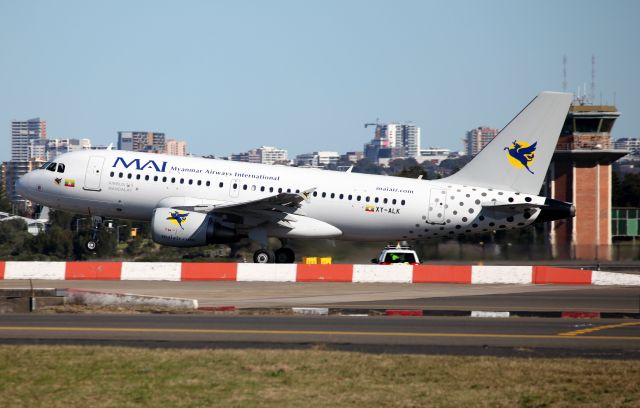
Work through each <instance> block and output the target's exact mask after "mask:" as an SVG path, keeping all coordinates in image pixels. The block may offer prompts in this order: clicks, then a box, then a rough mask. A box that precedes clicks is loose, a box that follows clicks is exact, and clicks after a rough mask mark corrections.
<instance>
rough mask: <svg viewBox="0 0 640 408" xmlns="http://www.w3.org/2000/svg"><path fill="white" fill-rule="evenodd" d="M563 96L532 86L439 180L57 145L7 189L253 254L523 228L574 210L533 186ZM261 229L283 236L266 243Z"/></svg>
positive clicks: (260, 257) (184, 242)
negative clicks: (295, 244) (307, 242)
mask: <svg viewBox="0 0 640 408" xmlns="http://www.w3.org/2000/svg"><path fill="white" fill-rule="evenodd" d="M571 99H572V96H571V94H567V93H556V92H543V93H541V94H539V95H538V96H537V97H536V98H534V99H533V101H531V102H530V103H529V104H528V105H527V106H526V107H525V108H524V109H523V110H522V111H521V112H520V113H519V114H518V115H517V116H516V117H515V118H514V119H513V120H512V121H511V122H509V124H508V125H507V126H506V127H505V128H504V129H503V130H502V131H501V132H500V133H499V134H498V135H497V136H496V137H495V139H493V140H492V141H491V143H489V144H488V145H487V146H486V147H485V148H484V149H483V150H482V151H481V152H480V153H479V154H478V155H477V156H476V157H475V158H474V159H473V160H472V161H470V162H469V163H468V164H467V165H466V166H465V167H464V168H463V169H461V170H460V171H459V172H457V173H455V174H454V175H452V176H450V177H447V178H443V179H439V180H421V179H407V178H400V177H389V176H378V175H368V174H357V173H351V172H346V173H345V172H336V171H325V170H317V169H303V168H295V167H287V166H277V165H275V166H274V165H261V164H250V163H241V162H233V161H224V160H212V159H204V158H196V157H177V156H168V155H161V154H149V153H138V152H130V151H119V150H106V151H105V150H102V151H78V152H71V153H65V154H63V155H61V156H59V157H58V158H56V159H55V161H53V162H48V163H45V164H44V165H43V166H42V167H41V168H40V169H38V170H34V171H32V172H30V173H28V174H26V175H25V176H23V177H21V178H20V179H19V180H18V182H17V184H16V189H17V191H18V193H19V194H21V195H22V196H23V197H25V198H27V199H29V200H32V201H35V202H37V203H40V204H42V205H46V206H49V207H51V208H54V209H60V210H65V211H69V212H74V213H79V214H88V215H90V216H92V218H93V219H94V220H96V219H97V220H99V219H101V217H116V218H125V219H131V220H146V221H150V222H151V230H152V238H153V240H154V241H155V242H157V243H159V244H163V245H172V246H181V247H192V246H200V245H206V244H210V243H233V242H237V241H239V240H240V239H243V238H249V239H250V240H252V241H255V242H258V243H259V244H260V245H261V249H260V250H258V251H256V252H255V254H254V261H255V262H260V263H269V262H282V263H290V262H294V261H295V255H294V253H293V251H292V250H291V249H290V248H288V247H287V246H286V240H287V238H324V239H327V238H330V239H341V240H353V241H387V242H389V241H405V240H421V239H427V238H440V237H452V236H456V235H462V234H473V233H478V232H487V231H492V230H501V229H509V228H521V227H526V226H528V225H531V224H532V223H534V222H544V221H550V220H555V219H561V218H568V217H571V216H573V215H574V213H575V209H574V207H573V206H572V205H571V204H570V203H565V202H560V201H557V200H552V199H550V198H546V197H542V196H538V194H539V192H540V188H541V186H542V182H543V179H544V177H545V173H546V172H547V168H548V167H549V163H550V161H551V156H552V154H553V151H554V149H555V146H556V143H557V141H558V136H559V134H560V130H561V127H562V124H563V123H564V120H565V118H566V115H567V111H568V109H569V105H570V103H571ZM94 226H95V228H94V231H96V229H97V228H98V227H99V222H95V225H94ZM95 237H97V234H95V233H94V239H92V240H91V241H90V242H88V243H87V247H88V248H90V249H91V248H95V245H96V241H95ZM268 237H276V238H280V239H281V240H282V241H283V244H284V245H283V246H282V248H280V249H278V250H277V251H275V252H274V251H272V250H270V249H269V248H268V246H267V238H268Z"/></svg>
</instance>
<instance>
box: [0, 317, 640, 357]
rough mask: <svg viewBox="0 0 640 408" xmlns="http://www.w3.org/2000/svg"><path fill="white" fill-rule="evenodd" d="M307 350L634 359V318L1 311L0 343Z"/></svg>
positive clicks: (638, 331) (638, 343)
mask: <svg viewBox="0 0 640 408" xmlns="http://www.w3.org/2000/svg"><path fill="white" fill-rule="evenodd" d="M16 343H17V344H100V345H126V346H139V347H199V348H224V347H234V348H243V347H251V348H297V349H300V348H313V347H320V348H323V349H334V350H350V351H364V352H386V353H429V354H462V355H509V356H514V355H515V356H527V357H537V356H561V357H577V356H580V357H598V358H633V359H638V358H640V322H639V321H632V320H616V319H600V320H597V321H585V320H578V319H533V318H519V319H478V318H476V319H474V318H410V317H409V318H403V317H354V316H306V317H300V316H243V315H240V316H220V315H149V314H137V315H38V314H28V315H26V314H25V315H3V316H0V344H16Z"/></svg>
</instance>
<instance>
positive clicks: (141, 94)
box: [0, 0, 640, 160]
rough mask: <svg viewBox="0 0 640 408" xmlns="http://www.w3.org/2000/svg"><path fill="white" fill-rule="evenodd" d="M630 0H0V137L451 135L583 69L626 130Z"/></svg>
mask: <svg viewBox="0 0 640 408" xmlns="http://www.w3.org/2000/svg"><path fill="white" fill-rule="evenodd" d="M638 16H640V2H636V1H612V2H604V1H586V0H582V1H536V2H524V1H482V2H479V1H375V0H373V1H322V2H307V1H242V0H240V1H219V2H213V1H183V2H177V1H157V0H156V1H108V2H88V1H55V2H53V1H9V0H3V1H2V2H0V53H1V55H2V63H1V64H0V136H1V137H2V140H4V146H5V149H3V154H2V155H0V159H2V160H7V159H9V156H10V153H9V146H10V121H11V120H12V119H28V118H31V117H36V116H40V117H41V118H44V119H46V120H47V124H48V135H49V137H51V138H67V137H71V138H82V137H88V138H91V139H92V141H93V142H94V143H96V144H108V143H111V142H115V140H116V134H117V131H119V130H155V131H162V132H165V133H166V134H167V136H168V137H171V138H177V139H184V140H186V141H187V142H188V146H189V147H188V148H189V151H190V152H192V153H195V154H215V155H227V154H230V153H232V152H240V151H245V150H247V149H249V148H252V147H257V146H260V145H273V146H278V147H282V148H286V149H288V150H289V152H290V156H293V155H295V154H298V153H304V152H309V151H314V150H336V151H339V152H344V151H347V150H362V146H363V144H364V143H365V142H366V141H367V140H368V139H370V138H371V136H372V132H373V131H372V129H371V128H369V129H367V130H365V129H364V127H363V124H364V123H365V122H372V121H375V120H376V118H380V120H383V121H409V120H410V121H414V122H415V123H416V124H418V125H419V126H420V127H421V128H422V144H423V146H441V147H448V148H452V149H456V150H459V149H461V146H462V144H461V139H462V138H463V137H464V132H465V131H466V130H468V129H471V128H473V127H476V126H479V125H490V126H495V127H501V126H504V124H506V123H507V122H508V121H509V119H511V118H512V117H513V116H514V115H515V114H516V113H517V112H518V111H519V110H520V109H521V108H522V107H523V106H524V105H525V104H526V103H527V102H528V101H529V100H530V99H531V98H533V96H535V95H536V94H537V93H538V92H539V91H542V90H561V88H562V56H563V55H564V54H566V55H567V58H568V67H567V68H568V69H567V71H568V84H569V90H571V91H575V90H576V89H577V88H578V87H579V86H581V85H582V84H584V83H586V84H587V88H588V87H589V83H590V81H591V55H595V56H596V60H597V62H596V82H597V91H596V95H597V98H596V100H597V101H598V102H599V101H600V93H601V92H602V98H603V102H609V103H611V102H613V98H614V93H615V98H616V104H617V106H618V108H619V109H620V111H621V112H622V116H621V117H620V119H619V120H618V123H617V124H616V127H615V128H614V137H616V138H620V137H640V129H639V127H638V123H637V120H638V118H640V81H638V73H640V52H639V51H640V48H639V47H640V46H639V45H638V41H640V24H638V23H637V18H638Z"/></svg>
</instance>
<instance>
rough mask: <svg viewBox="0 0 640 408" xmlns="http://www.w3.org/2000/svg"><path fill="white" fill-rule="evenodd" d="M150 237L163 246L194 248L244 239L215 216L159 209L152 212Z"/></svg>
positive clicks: (164, 208)
mask: <svg viewBox="0 0 640 408" xmlns="http://www.w3.org/2000/svg"><path fill="white" fill-rule="evenodd" d="M151 238H152V239H153V240H154V241H155V242H157V243H158V244H161V245H170V246H177V247H195V246H203V245H208V244H228V243H232V242H237V241H238V240H240V238H241V237H240V235H239V234H238V233H237V232H236V230H235V229H234V228H232V227H229V226H225V225H223V224H222V221H221V220H220V219H219V218H217V217H216V216H212V215H209V214H203V213H199V212H193V211H182V210H176V209H173V208H166V207H160V208H156V209H155V210H154V211H153V218H152V219H151Z"/></svg>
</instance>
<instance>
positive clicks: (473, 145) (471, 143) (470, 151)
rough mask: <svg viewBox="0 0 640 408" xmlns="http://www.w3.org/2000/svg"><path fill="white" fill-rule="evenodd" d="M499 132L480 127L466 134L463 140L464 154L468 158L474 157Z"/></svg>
mask: <svg viewBox="0 0 640 408" xmlns="http://www.w3.org/2000/svg"><path fill="white" fill-rule="evenodd" d="M499 131H500V130H499V129H494V128H490V127H488V126H480V127H477V128H475V129H472V130H470V131H468V132H467V137H466V138H465V152H466V154H467V155H468V156H475V155H476V154H478V153H480V150H482V149H484V147H485V146H486V145H487V144H489V142H490V141H492V140H493V138H494V137H496V135H497V134H498V132H499Z"/></svg>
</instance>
